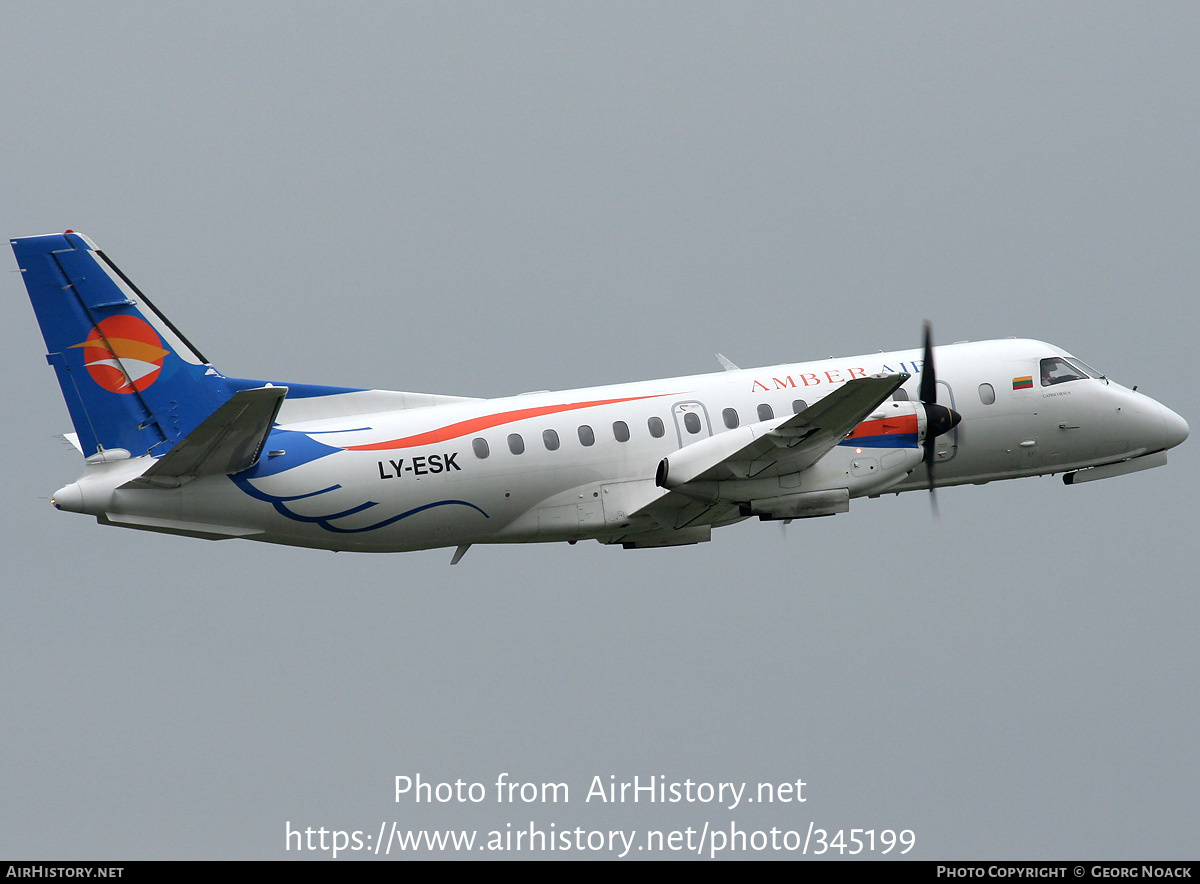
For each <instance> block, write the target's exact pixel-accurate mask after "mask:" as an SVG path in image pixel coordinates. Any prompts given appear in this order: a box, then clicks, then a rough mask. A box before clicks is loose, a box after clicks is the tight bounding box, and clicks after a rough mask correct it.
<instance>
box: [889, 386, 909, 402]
mask: <svg viewBox="0 0 1200 884" xmlns="http://www.w3.org/2000/svg"><path fill="white" fill-rule="evenodd" d="M892 401H893V402H907V401H908V391H907V390H905V389H904V388H903V387H897V388H896V392H895V393H893V394H892Z"/></svg>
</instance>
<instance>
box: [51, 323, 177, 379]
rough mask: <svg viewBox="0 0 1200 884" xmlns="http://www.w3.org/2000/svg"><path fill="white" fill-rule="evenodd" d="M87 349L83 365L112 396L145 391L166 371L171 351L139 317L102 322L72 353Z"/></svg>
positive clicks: (72, 347) (75, 346)
mask: <svg viewBox="0 0 1200 884" xmlns="http://www.w3.org/2000/svg"><path fill="white" fill-rule="evenodd" d="M78 347H82V348H83V364H84V366H85V367H86V368H87V370H88V374H90V375H91V376H92V380H93V381H95V382H96V383H97V384H99V385H100V386H101V387H103V388H104V389H105V390H108V391H109V392H110V393H126V394H128V393H132V392H134V391H135V390H137V391H141V390H145V389H146V388H147V387H149V386H150V385H151V384H153V383H154V382H155V381H156V380H158V375H159V373H160V372H161V371H162V367H163V359H165V358H166V356H167V353H169V352H170V351H169V350H164V349H163V348H162V341H161V339H160V338H159V337H158V333H157V332H155V331H154V329H153V328H152V327H151V326H150V324H149V323H148V322H146V320H144V319H142V318H141V317H138V316H110V317H109V318H108V319H102V320H101V321H100V322H99V323H97V324H96V327H95V328H93V329H92V331H91V334H89V335H88V336H87V338H86V339H85V340H83V341H81V342H80V343H78V344H72V345H71V349H72V350H74V349H76V348H78Z"/></svg>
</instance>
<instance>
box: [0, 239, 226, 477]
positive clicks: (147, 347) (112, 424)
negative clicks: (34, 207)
mask: <svg viewBox="0 0 1200 884" xmlns="http://www.w3.org/2000/svg"><path fill="white" fill-rule="evenodd" d="M11 242H12V247H13V251H14V252H15V253H16V256H17V264H18V265H19V266H20V268H21V274H22V277H23V279H24V281H25V288H26V289H28V290H29V299H30V301H32V302H33V310H34V313H36V314H37V320H38V324H39V325H40V326H41V327H42V337H44V338H45V339H46V349H47V351H48V355H47V357H46V360H47V361H48V362H49V363H50V364H51V365H52V366H54V371H55V373H56V374H57V375H58V383H59V386H61V387H62V393H63V398H65V399H66V401H67V409H68V411H69V412H70V413H71V420H72V422H73V423H74V424H75V432H76V434H77V435H78V437H79V442H80V446H81V447H82V449H83V453H84V454H85V455H91V454H94V453H96V452H98V451H102V450H111V449H114V448H117V449H122V448H123V449H125V450H126V451H128V452H129V453H130V454H131V455H132V456H135V457H136V456H139V455H143V454H154V455H161V454H165V453H166V452H167V450H168V449H170V448H171V447H172V446H173V445H174V444H175V443H176V442H178V441H179V440H180V439H182V438H183V437H184V436H186V435H187V434H188V433H189V432H191V431H192V430H193V429H195V427H196V426H198V425H199V424H200V423H201V422H202V421H203V420H204V419H205V418H206V417H208V415H210V414H212V413H213V412H214V411H215V410H216V409H217V408H218V407H219V406H220V405H221V404H222V403H224V402H225V401H226V400H228V399H229V398H230V396H232V395H233V393H234V392H235V387H236V384H230V383H229V382H227V381H226V379H225V378H224V377H223V376H222V375H221V374H219V373H218V372H217V371H216V370H215V369H213V367H212V366H211V365H209V364H208V361H207V360H206V359H205V358H204V357H203V356H201V355H200V353H199V352H198V351H197V350H196V348H195V347H193V346H192V345H191V344H189V343H188V342H187V340H186V339H185V338H184V337H183V335H181V334H180V333H179V332H178V331H177V330H176V329H175V327H174V326H173V325H171V323H170V322H169V321H168V320H167V319H166V317H164V316H163V315H162V314H161V313H159V312H158V310H156V309H155V307H154V305H153V304H151V303H150V300H149V299H148V298H147V297H146V296H145V295H143V294H142V293H141V292H140V291H138V289H137V288H136V287H135V286H134V285H133V283H132V282H130V281H129V279H128V278H127V277H126V276H125V274H124V273H122V272H121V271H120V270H118V269H117V267H116V265H115V264H113V263H112V262H111V261H110V260H108V258H107V257H106V256H105V255H104V253H103V252H101V251H100V250H99V249H97V248H96V246H95V245H94V244H93V243H92V242H91V240H89V239H88V238H87V237H85V236H83V235H81V234H78V233H75V232H73V231H70V230H68V231H67V232H66V233H61V234H58V233H56V234H50V235H48V236H30V237H22V238H20V239H14V240H12V241H11Z"/></svg>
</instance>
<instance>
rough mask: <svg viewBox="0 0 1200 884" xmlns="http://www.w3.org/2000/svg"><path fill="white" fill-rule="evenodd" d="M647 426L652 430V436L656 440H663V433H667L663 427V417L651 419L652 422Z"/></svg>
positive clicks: (647, 422)
mask: <svg viewBox="0 0 1200 884" xmlns="http://www.w3.org/2000/svg"><path fill="white" fill-rule="evenodd" d="M646 426H647V427H649V428H650V435H651V436H653V437H654V438H655V439H661V438H662V437H663V433H665V432H666V428H665V427H664V426H663V422H662V418H661V417H652V418H650V420H648V421H646Z"/></svg>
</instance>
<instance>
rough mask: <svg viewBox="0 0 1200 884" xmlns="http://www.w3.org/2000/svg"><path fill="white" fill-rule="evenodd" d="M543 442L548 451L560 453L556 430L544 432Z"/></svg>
mask: <svg viewBox="0 0 1200 884" xmlns="http://www.w3.org/2000/svg"><path fill="white" fill-rule="evenodd" d="M542 442H543V443H545V445H546V450H547V451H558V433H556V432H555V431H554V430H542Z"/></svg>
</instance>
